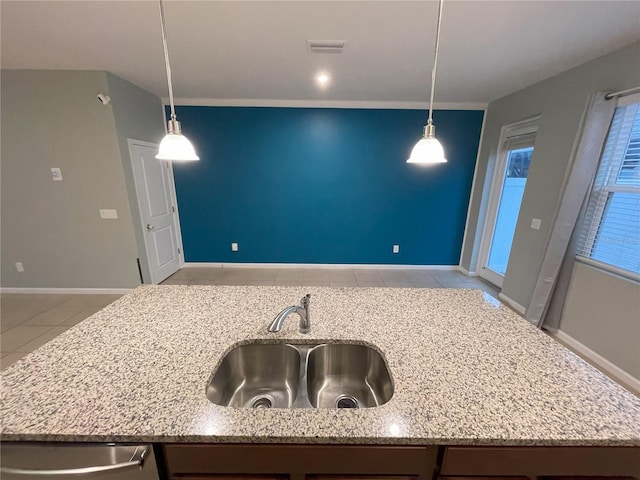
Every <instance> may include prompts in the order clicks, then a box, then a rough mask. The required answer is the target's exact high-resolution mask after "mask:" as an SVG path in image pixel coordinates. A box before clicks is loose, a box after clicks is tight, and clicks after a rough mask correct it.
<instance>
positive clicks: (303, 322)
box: [268, 293, 311, 333]
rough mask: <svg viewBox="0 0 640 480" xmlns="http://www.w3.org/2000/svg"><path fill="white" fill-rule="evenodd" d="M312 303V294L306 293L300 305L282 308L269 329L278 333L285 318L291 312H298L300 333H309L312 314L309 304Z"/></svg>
mask: <svg viewBox="0 0 640 480" xmlns="http://www.w3.org/2000/svg"><path fill="white" fill-rule="evenodd" d="M310 303H311V295H310V294H308V293H307V294H306V295H305V296H304V297H302V300H300V305H292V306H290V307H287V308H285V309H284V310H282V311H281V312H280V313H279V314H278V315H276V318H274V319H273V322H271V325H269V329H268V330H269V331H270V332H271V333H276V332H279V331H280V330H282V325H283V324H284V319H285V318H287V317H288V316H289V314H290V313H294V312H295V313H297V314H298V315H299V316H300V333H309V332H310V331H311V315H310V312H309V304H310Z"/></svg>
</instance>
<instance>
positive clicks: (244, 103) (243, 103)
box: [162, 98, 488, 110]
mask: <svg viewBox="0 0 640 480" xmlns="http://www.w3.org/2000/svg"><path fill="white" fill-rule="evenodd" d="M162 101H163V103H164V104H165V105H168V103H169V99H168V98H162ZM175 104H176V105H182V106H199V107H280V108H363V109H366V108H371V109H389V110H392V109H393V110H427V109H428V108H429V104H428V102H373V101H350V100H282V99H272V100H269V99H265V100H258V99H251V98H176V99H175ZM487 106H488V103H479V102H441V103H437V102H436V103H434V106H433V108H434V110H486V108H487Z"/></svg>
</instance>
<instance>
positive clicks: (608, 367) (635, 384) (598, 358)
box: [549, 330, 640, 393]
mask: <svg viewBox="0 0 640 480" xmlns="http://www.w3.org/2000/svg"><path fill="white" fill-rule="evenodd" d="M549 333H550V335H551V336H552V337H556V338H557V339H558V340H560V341H561V342H563V343H566V344H567V345H568V346H569V347H571V348H572V349H573V350H575V351H576V352H577V353H579V354H581V355H583V356H584V357H586V358H588V359H589V360H590V361H591V362H593V363H594V364H596V365H597V366H598V367H600V368H601V369H602V370H604V371H605V372H606V373H608V374H609V375H610V376H612V377H614V380H616V381H619V382H620V383H624V384H626V385H627V386H629V387H631V388H632V389H633V390H635V392H636V393H638V392H640V379H637V378H636V377H634V376H632V375H631V374H629V373H627V372H625V371H624V370H623V369H621V368H620V367H618V366H617V365H614V364H613V363H611V362H610V361H609V360H607V359H606V358H604V357H603V356H602V355H600V354H599V353H597V352H594V351H593V350H591V349H590V348H589V347H587V346H586V345H584V344H582V343H580V342H579V341H578V340H576V339H575V338H573V337H572V336H571V335H568V334H566V333H564V332H563V331H562V330H556V331H555V332H552V331H550V332H549Z"/></svg>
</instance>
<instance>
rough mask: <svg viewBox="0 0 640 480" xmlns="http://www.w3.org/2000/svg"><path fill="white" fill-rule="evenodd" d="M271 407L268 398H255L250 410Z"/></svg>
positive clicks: (271, 403) (271, 404)
mask: <svg viewBox="0 0 640 480" xmlns="http://www.w3.org/2000/svg"><path fill="white" fill-rule="evenodd" d="M272 406H273V402H272V401H271V399H270V398H267V397H259V398H256V399H255V400H254V401H253V402H252V403H251V408H271V407H272Z"/></svg>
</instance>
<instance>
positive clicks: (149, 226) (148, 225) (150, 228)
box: [147, 223, 156, 231]
mask: <svg viewBox="0 0 640 480" xmlns="http://www.w3.org/2000/svg"><path fill="white" fill-rule="evenodd" d="M154 228H156V227H155V226H154V225H151V224H150V223H147V230H149V231H151V230H153V229H154Z"/></svg>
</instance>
